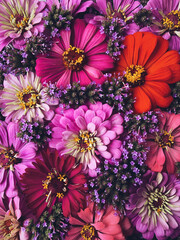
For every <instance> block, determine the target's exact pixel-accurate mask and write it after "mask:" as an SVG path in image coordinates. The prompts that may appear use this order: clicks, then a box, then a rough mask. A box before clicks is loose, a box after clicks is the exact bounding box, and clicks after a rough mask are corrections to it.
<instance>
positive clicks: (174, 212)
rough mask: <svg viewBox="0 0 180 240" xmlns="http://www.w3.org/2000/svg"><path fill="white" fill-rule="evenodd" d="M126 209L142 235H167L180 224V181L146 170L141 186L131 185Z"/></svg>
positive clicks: (159, 238) (179, 226)
mask: <svg viewBox="0 0 180 240" xmlns="http://www.w3.org/2000/svg"><path fill="white" fill-rule="evenodd" d="M126 210H127V216H128V217H129V218H130V219H131V222H132V224H133V225H134V226H135V227H136V229H137V230H138V231H139V232H141V233H142V235H143V238H145V239H148V240H151V239H153V237H154V235H155V236H156V238H157V239H158V240H164V239H167V238H168V237H170V236H172V235H173V234H176V231H178V229H179V228H180V181H179V180H178V179H176V177H175V176H174V175H169V174H167V173H164V172H163V173H155V172H152V171H150V170H149V171H148V172H147V173H146V174H145V175H144V180H143V184H142V185H141V187H139V188H138V189H137V188H132V189H131V194H130V198H129V202H128V204H127V205H126Z"/></svg>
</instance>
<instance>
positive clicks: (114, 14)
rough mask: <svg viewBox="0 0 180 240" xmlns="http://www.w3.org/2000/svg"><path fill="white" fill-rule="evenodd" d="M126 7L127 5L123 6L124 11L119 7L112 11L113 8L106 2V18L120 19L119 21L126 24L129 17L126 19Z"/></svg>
mask: <svg viewBox="0 0 180 240" xmlns="http://www.w3.org/2000/svg"><path fill="white" fill-rule="evenodd" d="M127 7H128V5H127V6H125V8H124V9H121V6H120V7H119V8H118V9H117V10H116V9H114V10H113V7H112V5H111V3H110V2H108V3H107V9H106V13H107V18H108V19H112V18H120V19H122V20H124V21H125V22H126V21H127V20H129V19H130V17H129V18H127V17H126V14H125V10H126V8H127ZM131 18H132V17H131Z"/></svg>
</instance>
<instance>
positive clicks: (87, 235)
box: [81, 224, 96, 240]
mask: <svg viewBox="0 0 180 240" xmlns="http://www.w3.org/2000/svg"><path fill="white" fill-rule="evenodd" d="M95 231H96V230H95V228H94V227H93V226H91V225H90V224H86V225H84V226H83V228H82V230H81V236H82V237H83V238H84V239H85V240H92V239H93V238H94V236H95Z"/></svg>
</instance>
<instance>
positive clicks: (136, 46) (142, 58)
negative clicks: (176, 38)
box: [115, 32, 180, 113]
mask: <svg viewBox="0 0 180 240" xmlns="http://www.w3.org/2000/svg"><path fill="white" fill-rule="evenodd" d="M124 45H125V46H126V48H125V49H124V50H123V52H122V54H121V55H120V57H119V61H118V64H117V67H116V70H115V71H116V72H119V73H120V74H121V75H123V76H124V81H125V82H127V83H129V84H130V87H131V91H132V94H133V98H134V99H135V100H136V101H135V103H134V110H135V112H136V113H143V112H147V111H149V110H150V109H154V108H156V107H157V106H159V107H163V108H165V107H168V106H169V105H170V103H171V102H172V100H173V97H172V96H171V89H170V87H169V84H171V83H175V82H178V81H179V80H180V64H179V63H180V56H179V54H178V52H176V51H173V50H171V51H168V41H167V40H164V39H163V38H162V37H160V36H156V35H154V34H152V33H148V32H143V33H142V32H138V33H135V34H133V35H129V36H126V38H125V41H124Z"/></svg>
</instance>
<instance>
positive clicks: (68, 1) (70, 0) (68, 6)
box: [47, 0, 93, 15]
mask: <svg viewBox="0 0 180 240" xmlns="http://www.w3.org/2000/svg"><path fill="white" fill-rule="evenodd" d="M92 3H93V1H84V2H83V1H82V0H61V1H59V0H47V6H48V8H49V9H51V8H52V6H53V5H56V6H57V8H60V6H61V7H62V8H63V9H64V10H69V11H70V12H71V13H72V14H73V15H76V14H78V13H81V12H85V11H86V9H87V8H88V7H90V6H91V5H92Z"/></svg>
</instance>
